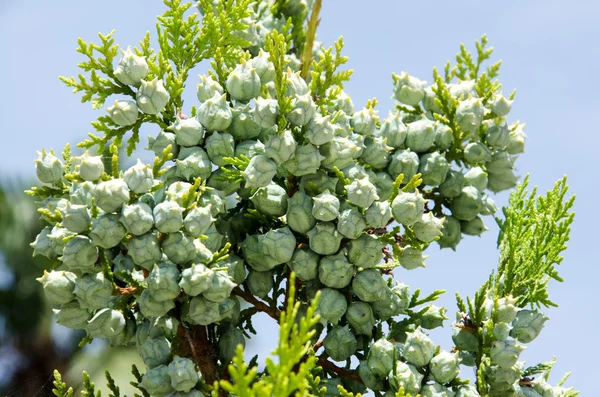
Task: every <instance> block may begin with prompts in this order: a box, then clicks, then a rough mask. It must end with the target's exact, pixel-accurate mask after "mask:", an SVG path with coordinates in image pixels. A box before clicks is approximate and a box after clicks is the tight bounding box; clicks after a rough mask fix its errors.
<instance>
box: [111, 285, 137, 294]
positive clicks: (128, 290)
mask: <svg viewBox="0 0 600 397" xmlns="http://www.w3.org/2000/svg"><path fill="white" fill-rule="evenodd" d="M116 291H117V295H135V293H136V292H137V287H119V286H116Z"/></svg>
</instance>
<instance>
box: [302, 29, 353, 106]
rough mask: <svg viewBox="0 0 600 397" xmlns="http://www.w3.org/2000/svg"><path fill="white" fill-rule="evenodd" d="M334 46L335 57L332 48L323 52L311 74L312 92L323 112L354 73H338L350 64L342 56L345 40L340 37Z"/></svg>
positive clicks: (347, 71) (343, 71)
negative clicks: (342, 67)
mask: <svg viewBox="0 0 600 397" xmlns="http://www.w3.org/2000/svg"><path fill="white" fill-rule="evenodd" d="M334 46H335V55H334V54H333V49H332V47H329V48H327V49H322V50H321V53H320V54H319V60H318V61H317V60H313V62H312V70H311V72H310V75H311V80H310V90H311V92H313V95H314V96H315V98H316V100H315V103H316V104H317V105H318V106H320V109H321V110H322V111H325V110H326V108H327V106H330V105H332V104H333V101H334V100H335V98H336V97H337V96H338V95H339V93H340V92H341V90H342V89H343V88H344V82H346V81H348V80H350V76H352V73H353V72H354V71H353V70H352V69H349V70H341V71H338V69H339V68H340V67H341V66H342V65H344V64H346V62H348V57H347V56H343V55H341V52H342V48H344V39H343V38H342V37H340V38H339V39H338V40H337V41H336V42H335V43H334ZM334 86H335V87H334ZM328 90H329V91H328Z"/></svg>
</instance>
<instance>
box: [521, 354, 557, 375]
mask: <svg viewBox="0 0 600 397" xmlns="http://www.w3.org/2000/svg"><path fill="white" fill-rule="evenodd" d="M554 364H556V357H554V358H553V359H552V361H548V362H545V363H539V364H538V365H534V366H533V367H528V368H526V369H525V372H523V376H532V375H538V374H548V375H549V374H550V370H551V369H552V367H554ZM544 377H545V379H548V377H547V375H545V376H544Z"/></svg>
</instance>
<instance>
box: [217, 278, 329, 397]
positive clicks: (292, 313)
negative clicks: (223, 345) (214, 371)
mask: <svg viewBox="0 0 600 397" xmlns="http://www.w3.org/2000/svg"><path fill="white" fill-rule="evenodd" d="M295 281H296V277H295V275H294V274H293V273H292V274H291V276H290V279H289V280H288V283H289V294H288V299H287V304H286V310H285V311H283V312H281V317H280V320H279V327H280V332H279V344H278V346H277V348H276V349H275V351H274V352H273V354H274V355H275V356H277V357H278V360H277V362H276V361H275V360H273V359H271V358H267V362H266V364H267V365H266V373H265V375H264V376H263V377H261V378H259V379H257V376H258V370H257V369H256V367H250V366H249V365H248V364H246V363H245V362H244V355H243V349H241V348H240V347H239V346H238V350H237V354H236V356H235V358H234V359H233V364H231V365H230V366H229V374H230V377H231V381H227V380H221V381H220V382H219V384H218V386H217V387H215V390H214V391H213V396H214V397H217V396H219V394H218V391H219V390H220V389H222V390H226V391H227V392H229V393H232V394H233V395H236V396H245V397H254V396H256V397H262V396H265V397H266V396H273V397H287V396H289V395H292V394H293V395H295V396H309V395H311V394H310V392H311V382H310V381H309V380H310V379H312V377H313V375H312V373H311V371H312V370H313V368H315V366H316V364H317V359H316V357H315V356H314V354H313V349H312V344H311V338H312V337H313V336H314V334H315V331H314V329H313V327H314V326H315V325H316V324H317V323H318V321H319V316H318V315H316V313H315V312H316V310H317V302H318V295H317V297H316V298H315V299H314V300H313V302H312V304H311V305H310V307H308V309H307V311H306V315H305V316H304V317H302V318H300V319H299V310H300V302H296V303H295V304H294V300H295V293H296V287H295Z"/></svg>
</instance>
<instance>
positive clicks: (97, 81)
mask: <svg viewBox="0 0 600 397" xmlns="http://www.w3.org/2000/svg"><path fill="white" fill-rule="evenodd" d="M114 33H115V31H114V30H113V31H112V32H110V33H108V34H106V35H103V34H102V33H98V37H99V38H100V44H95V43H92V42H86V41H84V40H83V39H82V38H79V39H78V40H77V44H79V47H78V48H77V52H78V53H80V54H82V55H84V56H85V58H87V60H86V61H83V62H80V63H79V64H78V65H77V66H78V67H79V68H80V69H81V70H82V71H84V72H86V73H89V79H88V78H87V77H86V76H85V75H84V74H82V73H80V74H79V75H77V77H63V76H61V77H60V80H61V81H62V82H63V83H65V84H66V85H67V86H68V87H73V92H75V93H76V92H80V91H81V92H83V93H84V94H83V97H82V98H81V102H91V103H92V108H94V109H101V108H102V107H103V106H104V103H105V101H106V98H107V97H109V96H110V95H115V94H122V95H128V96H131V97H135V92H133V90H132V89H131V88H130V87H129V86H127V85H125V84H122V83H120V82H119V81H118V80H116V79H115V76H114V73H113V63H114V60H115V57H116V56H117V54H118V52H119V46H118V45H117V44H115V40H114V38H113V35H114Z"/></svg>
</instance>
